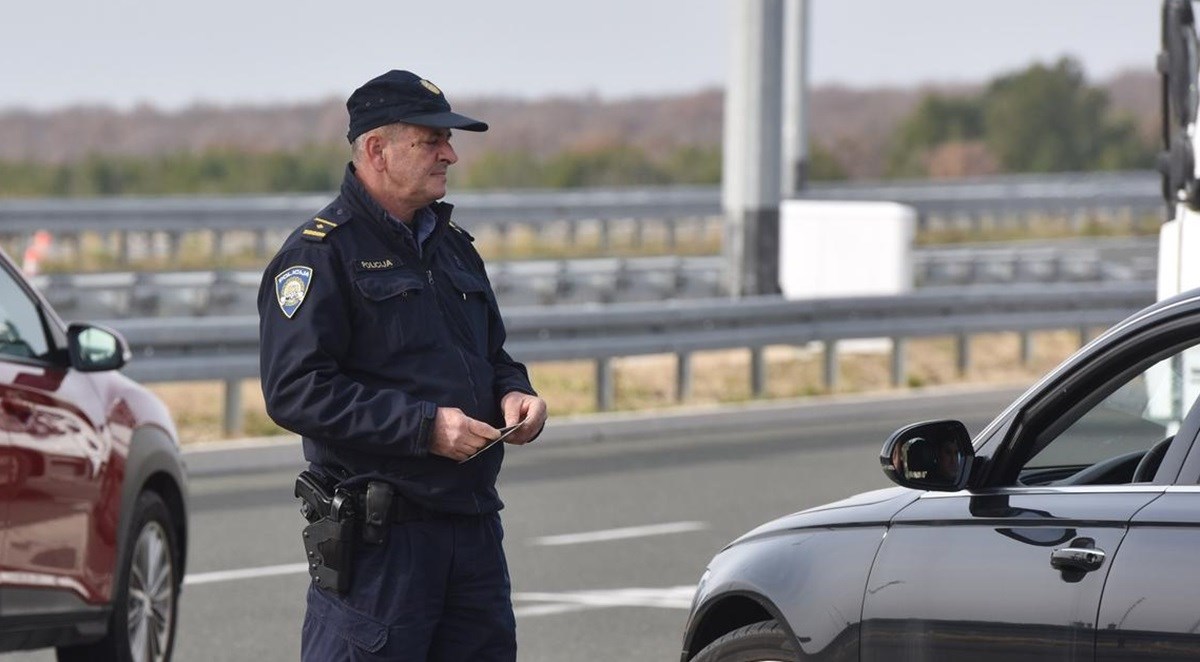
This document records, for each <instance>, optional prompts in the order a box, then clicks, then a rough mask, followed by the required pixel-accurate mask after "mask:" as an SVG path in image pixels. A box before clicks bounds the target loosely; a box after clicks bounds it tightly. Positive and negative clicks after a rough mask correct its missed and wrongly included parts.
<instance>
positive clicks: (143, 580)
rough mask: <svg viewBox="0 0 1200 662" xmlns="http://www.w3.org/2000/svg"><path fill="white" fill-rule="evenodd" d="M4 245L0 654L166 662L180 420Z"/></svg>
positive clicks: (181, 501) (178, 521) (179, 548)
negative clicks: (45, 294) (68, 317)
mask: <svg viewBox="0 0 1200 662" xmlns="http://www.w3.org/2000/svg"><path fill="white" fill-rule="evenodd" d="M129 356H130V354H129V348H128V346H127V345H126V343H125V340H124V339H123V338H121V337H120V336H119V335H118V334H116V333H115V332H113V331H110V330H108V329H104V328H102V327H99V326H94V325H89V324H80V323H71V324H64V323H63V322H62V321H61V320H59V318H58V316H57V315H56V314H55V313H54V311H52V310H51V309H50V307H49V305H48V304H47V303H46V300H45V299H43V298H42V297H41V296H40V295H39V294H38V292H37V291H36V290H34V289H33V288H32V287H31V286H30V285H29V284H28V282H26V281H25V279H24V278H23V277H22V276H21V274H20V271H18V270H17V268H16V267H15V266H14V265H13V263H12V261H11V260H9V259H8V257H7V256H4V255H3V254H2V253H0V651H8V650H17V649H26V648H42V647H48V646H54V647H57V648H58V659H59V660H88V661H91V662H98V661H107V660H114V661H115V660H120V661H122V662H125V661H130V660H133V661H138V662H141V661H163V660H169V659H170V656H171V648H172V645H173V643H174V638H175V621H176V607H177V605H178V602H179V589H180V585H181V582H182V580H183V570H184V560H185V559H184V555H185V549H186V547H187V546H186V542H187V482H186V474H185V472H184V466H183V460H182V457H181V455H180V452H179V441H178V437H177V435H176V432H175V426H174V423H172V421H171V417H170V415H169V414H168V412H167V409H166V407H165V406H164V405H163V404H162V403H161V402H160V401H159V400H158V399H157V398H155V397H154V396H153V395H152V394H151V393H150V392H149V391H147V390H146V389H144V388H142V387H141V386H139V385H138V384H136V383H134V382H133V381H131V380H130V379H128V378H126V377H125V376H124V375H122V374H121V373H120V372H119V369H120V368H121V367H122V366H123V365H125V362H126V361H127V360H128V358H129Z"/></svg>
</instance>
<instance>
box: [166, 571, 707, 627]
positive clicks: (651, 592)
mask: <svg viewBox="0 0 1200 662" xmlns="http://www.w3.org/2000/svg"><path fill="white" fill-rule="evenodd" d="M307 570H308V566H307V565H306V564H304V563H287V564H284V565H271V566H263V567H259V568H243V569H241V570H219V571H216V572H201V573H192V574H189V575H187V576H186V577H184V579H183V583H184V585H185V586H194V585H197V584H216V583H220V582H231V581H235V580H239V579H256V578H258V577H274V576H278V575H298V574H303V573H305V572H307ZM695 592H696V587H695V586H690V585H688V586H671V587H668V588H617V589H605V590H594V591H565V592H559V593H551V592H544V591H525V592H520V593H514V594H513V596H512V600H513V602H514V603H521V602H528V603H535V604H528V605H522V606H516V607H514V608H513V613H514V614H515V615H517V616H519V617H521V618H531V617H536V616H552V615H554V614H566V613H570V612H575V611H585V610H588V609H607V608H611V607H655V608H659V609H689V608H691V606H692V595H693V594H694V593H695ZM538 603H540V604H538Z"/></svg>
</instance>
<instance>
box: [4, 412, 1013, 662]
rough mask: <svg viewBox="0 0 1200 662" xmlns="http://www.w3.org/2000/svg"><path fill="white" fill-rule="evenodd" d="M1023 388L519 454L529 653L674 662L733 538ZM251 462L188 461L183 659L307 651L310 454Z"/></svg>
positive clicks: (623, 432) (515, 562) (632, 429)
mask: <svg viewBox="0 0 1200 662" xmlns="http://www.w3.org/2000/svg"><path fill="white" fill-rule="evenodd" d="M1012 396H1013V392H1011V391H1003V392H973V393H959V394H941V395H939V396H936V397H931V396H917V397H901V398H895V399H887V400H872V399H860V400H854V401H849V402H845V401H842V402H837V403H828V404H820V405H807V406H803V407H782V408H780V407H771V408H763V409H756V410H750V411H749V412H747V411H745V410H743V411H742V412H741V413H738V414H736V415H733V414H727V415H716V416H713V417H710V418H708V419H705V423H704V424H703V425H700V426H697V425H694V424H693V425H688V424H686V423H684V422H682V421H683V419H677V420H676V422H675V423H674V424H673V425H666V426H664V425H663V424H662V422H661V421H660V420H658V419H656V418H655V417H642V418H636V417H631V418H629V419H625V420H621V421H615V422H612V423H608V422H606V419H595V420H593V421H592V422H590V423H589V422H584V423H575V424H572V425H573V426H574V427H571V426H567V427H565V428H561V429H559V430H557V431H554V432H552V430H551V429H548V430H547V434H546V435H545V439H543V440H541V441H539V442H538V443H536V444H534V445H533V446H530V447H527V448H520V449H511V448H510V450H509V455H508V457H507V458H506V460H505V468H504V470H503V472H502V474H501V487H500V489H501V495H502V496H503V498H504V500H505V502H506V504H507V507H506V509H505V510H504V512H503V516H504V523H505V527H506V540H505V544H506V549H507V551H508V557H509V564H510V569H511V574H512V579H513V587H514V596H513V597H514V606H515V609H516V612H517V628H518V635H517V636H518V642H519V647H520V651H519V658H520V659H521V660H523V661H528V662H541V661H551V660H553V661H556V662H557V661H562V660H620V661H637V660H647V661H648V660H675V659H678V655H679V647H680V641H681V636H682V631H683V626H684V620H685V618H686V616H687V609H688V605H689V603H690V600H691V595H692V588H693V586H694V585H695V582H696V581H697V579H698V578H699V576H700V574H701V573H702V572H703V570H704V566H705V563H706V562H707V561H708V560H709V558H711V557H712V555H713V554H714V553H715V552H717V551H718V550H720V549H721V547H722V546H723V545H724V544H725V543H727V542H728V541H729V540H731V539H732V538H734V537H736V536H737V535H739V534H741V533H743V532H745V531H746V530H748V529H750V528H752V527H753V526H755V525H757V524H759V523H761V522H763V521H765V520H768V519H771V518H774V517H777V516H780V515H784V514H787V513H790V512H794V511H796V510H799V509H802V508H807V507H809V506H813V505H817V504H820V503H824V502H826V501H831V500H834V499H838V498H841V497H845V496H849V495H850V494H853V493H855V492H859V491H863V490H867V489H873V488H878V487H886V486H888V485H889V484H890V483H888V481H887V479H886V478H885V477H884V476H883V474H882V472H881V471H880V470H879V462H878V459H877V453H878V450H879V447H880V445H881V444H882V442H883V440H884V439H885V438H886V437H887V435H888V434H889V433H890V432H891V431H893V430H894V429H895V428H897V427H899V426H900V425H902V424H904V423H908V422H912V421H917V420H924V419H932V418H959V419H961V420H963V421H964V422H965V423H966V424H967V427H968V428H969V429H971V430H972V432H976V431H978V430H979V429H981V428H982V426H983V425H984V424H985V423H986V422H987V421H988V420H990V418H991V417H992V416H993V415H995V414H996V413H998V412H999V410H1000V409H1001V407H1003V406H1004V405H1005V404H1006V403H1007V402H1008V401H1009V400H1010V399H1011V398H1012ZM596 426H599V427H600V428H606V429H592V428H594V427H596ZM639 429H640V430H642V431H643V433H642V434H641V435H640V436H639V433H638V430H639ZM651 430H653V433H652V434H651V433H650V432H649V431H651ZM597 438H599V439H602V441H595V439H597ZM543 441H544V442H545V443H542V442H543ZM280 450H282V452H283V453H286V455H283V456H282V457H291V454H292V453H293V452H294V454H295V457H296V458H297V460H298V457H299V449H298V447H292V448H289V447H287V446H285V447H283V448H282V449H279V448H276V449H274V451H275V453H276V455H275V457H276V458H278V457H280V455H279V454H278V453H279V451H280ZM255 457H257V456H255V454H254V452H252V451H237V452H228V451H221V452H220V453H217V454H214V453H211V452H209V453H202V454H196V455H189V465H190V466H192V467H193V470H194V471H195V472H196V473H197V475H196V476H194V477H193V479H192V482H191V492H192V503H191V506H192V540H191V544H190V548H189V565H188V577H187V581H186V585H185V588H184V593H183V597H182V601H181V606H180V612H179V618H180V621H179V633H178V640H177V646H176V656H175V659H176V660H181V661H184V662H192V661H217V660H236V661H239V662H241V661H247V660H250V661H254V662H274V661H276V660H296V659H298V657H299V630H300V623H301V620H302V618H303V602H304V591H305V589H306V586H307V583H308V578H307V575H306V574H304V572H303V563H302V561H303V553H302V549H301V545H300V537H299V531H300V528H301V526H300V525H301V518H300V515H299V514H298V512H297V509H296V504H295V502H294V500H293V499H292V496H291V494H292V484H293V482H294V480H295V473H296V468H297V467H299V463H298V462H297V463H296V464H295V465H294V466H289V463H288V462H287V461H286V460H285V461H284V462H283V464H282V465H281V464H280V462H278V461H275V462H266V461H256V460H255V459H254V458H255ZM0 659H2V660H5V661H7V662H15V661H17V660H27V661H35V660H38V661H43V660H52V659H53V654H52V653H50V652H47V651H40V652H32V653H20V654H11V655H0Z"/></svg>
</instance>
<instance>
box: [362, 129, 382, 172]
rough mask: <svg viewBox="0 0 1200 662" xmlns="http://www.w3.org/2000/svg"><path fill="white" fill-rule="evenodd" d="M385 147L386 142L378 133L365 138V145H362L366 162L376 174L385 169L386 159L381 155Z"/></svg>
mask: <svg viewBox="0 0 1200 662" xmlns="http://www.w3.org/2000/svg"><path fill="white" fill-rule="evenodd" d="M386 146H387V141H385V140H384V139H383V136H381V135H379V134H378V133H375V134H372V135H369V136H367V141H366V144H364V145H363V152H364V154H366V161H367V163H368V164H369V165H370V166H371V169H372V170H375V171H376V172H383V171H384V170H386V169H387V158H386V157H385V156H384V155H383V148H384V147H386Z"/></svg>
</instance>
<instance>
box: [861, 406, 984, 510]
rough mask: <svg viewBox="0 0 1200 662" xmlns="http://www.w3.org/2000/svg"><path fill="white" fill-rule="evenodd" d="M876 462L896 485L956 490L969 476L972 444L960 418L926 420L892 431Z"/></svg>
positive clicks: (972, 451)
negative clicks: (958, 419)
mask: <svg viewBox="0 0 1200 662" xmlns="http://www.w3.org/2000/svg"><path fill="white" fill-rule="evenodd" d="M879 463H880V465H882V467H883V473H884V475H886V476H887V477H888V478H890V479H892V481H893V482H895V483H896V484H897V485H902V486H904V487H909V488H912V489H917V490H936V491H940V492H957V491H958V490H961V489H964V488H966V486H967V480H968V479H969V478H970V477H971V466H972V465H973V464H974V463H975V448H974V447H973V446H972V445H971V435H970V433H968V432H967V427H966V426H965V425H963V424H962V423H960V422H959V421H951V420H945V421H927V422H925V423H916V424H914V425H909V426H907V427H903V428H900V429H899V430H897V431H896V432H894V433H892V436H891V437H889V438H888V440H887V441H886V442H884V444H883V450H881V451H880V452H879Z"/></svg>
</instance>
